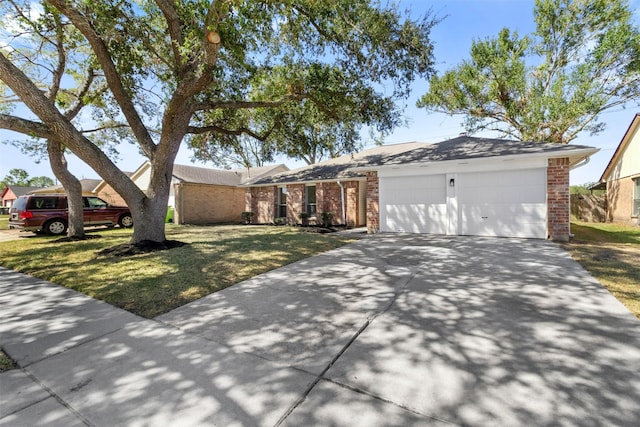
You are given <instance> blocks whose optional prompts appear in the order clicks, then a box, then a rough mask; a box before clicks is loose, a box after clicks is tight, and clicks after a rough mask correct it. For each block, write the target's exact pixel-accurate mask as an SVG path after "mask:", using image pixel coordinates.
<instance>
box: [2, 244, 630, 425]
mask: <svg viewBox="0 0 640 427" xmlns="http://www.w3.org/2000/svg"><path fill="white" fill-rule="evenodd" d="M0 307H1V309H2V316H0V345H1V346H2V347H3V348H4V349H5V351H7V353H9V354H10V355H11V356H12V357H13V358H14V359H16V360H17V361H18V363H19V364H20V366H21V368H22V369H19V370H14V371H9V372H6V373H3V374H0V425H12V426H13V425H33V426H36V425H48V426H50V425H61V426H69V425H96V426H111V425H136V426H147V425H148V426H152V425H163V426H165V425H181V426H182V425H221V426H234V425H238V426H253V425H260V426H262V425H265V426H267V425H268V426H278V425H286V426H300V425H337V426H358V425H360V426H396V425H397V426H411V425H416V426H417V425H420V426H424V425H446V424H454V425H489V424H490V425H629V426H631V425H637V420H638V419H640V321H638V319H636V318H635V317H634V316H633V315H631V313H629V312H628V311H627V310H626V309H625V308H624V307H623V306H622V305H621V304H620V303H619V302H618V301H617V300H615V299H614V298H613V297H612V296H611V295H610V294H609V293H608V292H607V291H606V290H604V289H603V288H602V287H601V286H600V285H599V284H598V283H597V282H596V281H595V280H594V279H593V278H591V276H590V275H589V274H588V273H586V272H585V271H584V270H583V269H582V267H580V266H579V265H578V264H576V263H575V262H573V261H572V260H571V259H570V258H569V257H568V255H567V254H566V253H565V252H564V251H562V250H561V249H560V248H559V247H558V246H556V245H555V244H553V243H550V242H545V241H535V240H521V239H493V238H467V237H456V238H444V237H433V236H409V235H408V236H384V235H380V236H375V237H373V238H366V239H363V240H361V241H358V242H356V243H354V244H351V245H348V246H345V247H342V248H339V249H337V250H334V251H331V252H327V253H325V254H321V255H318V256H315V257H312V258H308V259H306V260H303V261H300V262H297V263H294V264H291V265H289V266H286V267H283V268H281V269H278V270H274V271H271V272H269V273H266V274H263V275H261V276H258V277H256V278H253V279H251V280H248V281H245V282H242V283H240V284H238V285H235V286H233V287H230V288H227V289H225V290H223V291H220V292H218V293H216V294H212V295H210V296H208V297H205V298H203V299H201V300H198V301H195V302H193V303H191V304H188V305H186V306H183V307H181V308H178V309H176V310H174V311H172V312H170V313H167V314H165V315H162V316H159V317H158V318H156V319H154V320H146V319H142V318H139V317H137V316H134V315H132V314H130V313H127V312H125V311H122V310H120V309H117V308H114V307H111V306H109V305H107V304H105V303H102V302H99V301H96V300H93V299H91V298H89V297H86V296H84V295H81V294H78V293H75V292H73V291H70V290H67V289H64V288H61V287H59V286H56V285H53V284H50V283H47V282H44V281H41V280H38V279H34V278H30V277H27V276H24V275H21V274H17V273H14V272H12V271H9V270H6V269H0Z"/></svg>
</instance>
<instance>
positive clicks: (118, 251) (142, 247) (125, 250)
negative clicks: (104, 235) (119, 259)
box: [97, 240, 187, 256]
mask: <svg viewBox="0 0 640 427" xmlns="http://www.w3.org/2000/svg"><path fill="white" fill-rule="evenodd" d="M186 244H187V243H184V242H179V241H177V240H165V241H164V242H154V241H152V240H143V241H141V242H139V243H123V244H122V245H117V246H113V247H111V248H107V249H103V250H101V251H99V252H98V253H97V255H98V256H131V255H140V254H146V253H149V252H156V251H166V250H169V249H173V248H179V247H182V246H184V245H186Z"/></svg>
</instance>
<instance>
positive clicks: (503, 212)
mask: <svg viewBox="0 0 640 427" xmlns="http://www.w3.org/2000/svg"><path fill="white" fill-rule="evenodd" d="M546 217H547V214H546V205H545V204H544V203H501V204H467V203H463V204H462V206H461V215H460V221H461V234H464V235H476V236H501V237H531V238H541V239H544V238H546V232H547V229H546V228H547V227H546Z"/></svg>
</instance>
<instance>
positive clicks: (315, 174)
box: [247, 142, 428, 185]
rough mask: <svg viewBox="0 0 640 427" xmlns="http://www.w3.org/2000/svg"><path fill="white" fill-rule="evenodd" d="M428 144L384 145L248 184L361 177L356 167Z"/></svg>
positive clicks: (254, 180)
mask: <svg viewBox="0 0 640 427" xmlns="http://www.w3.org/2000/svg"><path fill="white" fill-rule="evenodd" d="M427 145H428V144H426V143H424V142H407V143H403V144H392V145H382V146H379V147H374V148H370V149H368V150H364V151H361V152H359V153H354V154H347V155H345V156H341V157H337V158H335V159H329V160H325V161H324V162H320V163H316V164H313V165H309V166H304V167H301V168H298V169H293V170H291V171H287V172H282V173H279V174H275V175H271V176H267V177H263V178H258V179H253V180H251V181H248V182H247V185H268V184H279V183H290V182H311V181H323V180H335V179H346V178H353V177H361V176H362V174H361V173H358V172H355V171H353V170H352V169H353V168H355V167H361V166H367V165H370V164H374V163H376V162H381V161H384V159H387V158H391V157H392V156H395V155H398V154H400V153H404V152H407V151H410V150H415V149H417V148H419V147H425V146H427Z"/></svg>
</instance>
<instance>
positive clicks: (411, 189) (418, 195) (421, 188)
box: [380, 175, 447, 234]
mask: <svg viewBox="0 0 640 427" xmlns="http://www.w3.org/2000/svg"><path fill="white" fill-rule="evenodd" d="M446 223H447V191H446V187H445V177H444V175H429V176H406V177H385V178H381V179H380V229H381V230H382V231H385V232H394V231H395V232H402V233H431V234H446ZM443 224H444V226H443Z"/></svg>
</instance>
